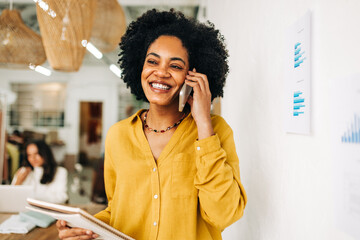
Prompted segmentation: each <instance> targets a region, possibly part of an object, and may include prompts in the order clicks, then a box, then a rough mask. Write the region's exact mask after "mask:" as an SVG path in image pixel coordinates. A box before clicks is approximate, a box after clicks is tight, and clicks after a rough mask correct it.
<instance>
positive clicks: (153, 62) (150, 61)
mask: <svg viewBox="0 0 360 240" xmlns="http://www.w3.org/2000/svg"><path fill="white" fill-rule="evenodd" d="M147 62H148V63H150V64H156V61H154V60H151V59H149V60H147Z"/></svg>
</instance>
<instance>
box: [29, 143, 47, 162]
mask: <svg viewBox="0 0 360 240" xmlns="http://www.w3.org/2000/svg"><path fill="white" fill-rule="evenodd" d="M26 154H27V158H28V160H29V162H30V164H31V166H33V167H41V166H42V165H43V164H44V159H43V158H42V157H41V156H40V154H39V151H38V148H37V146H36V145H35V144H29V146H28V147H27V148H26Z"/></svg>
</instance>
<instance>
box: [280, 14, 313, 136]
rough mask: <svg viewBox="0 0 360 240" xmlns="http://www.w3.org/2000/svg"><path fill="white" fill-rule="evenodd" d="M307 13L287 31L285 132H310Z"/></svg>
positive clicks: (308, 15) (308, 30) (308, 20)
mask: <svg viewBox="0 0 360 240" xmlns="http://www.w3.org/2000/svg"><path fill="white" fill-rule="evenodd" d="M310 27H311V26H310V11H308V12H307V13H306V14H305V15H304V16H303V17H301V18H300V19H299V20H298V21H297V22H295V23H294V24H293V25H291V26H290V27H289V28H288V29H287V33H286V42H285V44H286V45H285V51H286V58H285V64H286V66H285V88H284V89H285V101H286V103H285V111H284V113H285V114H284V115H285V131H286V132H291V133H301V134H309V133H310Z"/></svg>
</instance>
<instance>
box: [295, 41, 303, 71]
mask: <svg viewBox="0 0 360 240" xmlns="http://www.w3.org/2000/svg"><path fill="white" fill-rule="evenodd" d="M304 54H305V51H301V43H299V42H297V43H295V54H294V68H297V67H299V66H300V65H301V64H302V63H303V62H304V60H305V59H306V58H305V57H303V55H304Z"/></svg>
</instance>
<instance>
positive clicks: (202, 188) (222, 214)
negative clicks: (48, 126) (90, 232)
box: [95, 110, 247, 240]
mask: <svg viewBox="0 0 360 240" xmlns="http://www.w3.org/2000/svg"><path fill="white" fill-rule="evenodd" d="M142 111H143V110H140V111H138V112H137V113H136V114H134V115H133V116H132V117H130V118H128V119H125V120H123V121H120V122H118V123H116V124H114V125H113V126H112V127H111V128H110V130H109V132H108V134H107V137H106V142H105V165H104V178H105V189H106V194H107V197H108V202H109V204H108V207H107V208H106V209H105V210H103V211H101V212H99V213H97V214H96V215H95V217H97V218H98V219H100V220H102V221H104V222H106V223H108V224H110V225H111V226H113V227H115V228H117V229H119V230H120V231H121V232H123V233H125V234H127V235H129V236H131V237H133V238H135V239H137V240H141V239H150V240H153V239H161V240H162V239H163V240H174V239H181V240H185V239H186V240H192V239H193V240H202V239H221V231H222V230H224V229H225V227H227V226H229V225H230V224H232V223H234V222H235V221H236V220H238V219H239V218H240V217H241V216H242V215H243V212H244V208H245V205H246V201H247V198H246V194H245V191H244V188H243V186H242V184H241V182H240V172H239V160H238V157H237V154H236V151H235V144H234V139H233V133H232V130H231V128H230V127H229V125H228V124H227V123H226V122H225V120H224V119H223V118H221V117H220V116H212V118H211V119H212V124H213V127H214V131H215V135H213V136H211V137H208V138H205V139H202V140H199V141H198V140H197V127H196V123H195V121H194V119H193V118H192V116H191V114H189V115H188V116H187V117H186V118H185V119H184V120H183V121H182V123H181V124H180V125H179V126H178V127H177V129H176V130H175V132H174V134H173V136H172V138H171V139H170V141H169V142H168V144H167V145H166V146H165V148H164V149H163V151H162V152H161V155H160V157H159V158H158V160H157V161H155V160H154V158H153V155H152V152H151V149H150V146H149V144H148V142H147V139H146V137H145V134H144V132H143V126H142V121H141V118H140V115H141V112H142Z"/></svg>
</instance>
